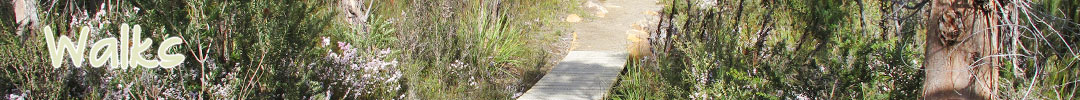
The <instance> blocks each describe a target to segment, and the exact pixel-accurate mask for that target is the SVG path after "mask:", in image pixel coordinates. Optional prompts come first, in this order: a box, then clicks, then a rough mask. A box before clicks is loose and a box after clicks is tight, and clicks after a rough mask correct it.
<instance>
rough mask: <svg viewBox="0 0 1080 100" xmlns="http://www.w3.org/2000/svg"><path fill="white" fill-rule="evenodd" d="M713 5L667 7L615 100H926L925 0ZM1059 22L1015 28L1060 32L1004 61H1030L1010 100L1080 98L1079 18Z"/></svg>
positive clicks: (1049, 8)
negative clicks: (1079, 85) (1078, 84)
mask: <svg viewBox="0 0 1080 100" xmlns="http://www.w3.org/2000/svg"><path fill="white" fill-rule="evenodd" d="M703 1H711V0H665V1H663V2H664V3H665V4H666V7H665V8H664V10H663V11H662V13H663V14H661V17H662V18H661V20H660V21H659V23H656V24H655V25H653V26H654V32H653V34H652V36H653V37H652V38H651V39H650V41H651V44H650V45H653V46H652V47H653V48H652V50H653V51H652V52H654V54H652V55H650V56H649V57H646V58H645V59H640V60H633V61H632V62H633V63H631V64H628V66H627V68H626V71H625V72H624V73H623V75H622V76H620V78H619V82H618V83H617V85H616V86H615V89H613V91H612V94H613V95H612V97H610V98H611V99H616V100H623V99H706V100H708V99H785V98H786V99H919V98H921V97H920V96H921V93H922V92H921V91H920V90H921V87H922V81H923V80H922V78H923V77H924V76H923V70H922V68H921V66H922V65H921V64H923V63H922V62H923V58H922V57H923V51H924V50H923V48H925V47H924V46H923V43H924V42H925V41H926V40H923V39H924V37H926V35H925V34H926V33H925V31H926V29H924V27H925V26H924V25H922V24H923V22H924V21H923V20H924V19H923V18H922V17H924V16H922V14H921V13H924V12H922V11H925V10H922V9H926V8H920V7H923V5H922V4H921V3H920V2H921V1H922V0H899V1H896V0H893V1H889V0H856V1H831V0H817V1H814V0H811V1H799V0H794V1H790V0H718V1H713V2H703ZM1045 2H1057V1H1045ZM709 3H713V4H709ZM1014 3H1016V4H1017V5H1025V6H1028V5H1026V4H1028V3H1029V1H1015V0H1014ZM1034 3H1038V4H1030V7H1031V8H1043V9H1046V10H1044V11H1034V10H1032V11H1033V12H1058V11H1054V10H1060V11H1071V10H1068V9H1076V8H1075V7H1072V8H1057V7H1056V5H1059V4H1060V5H1075V3H1044V1H1036V2H1034ZM1051 15H1053V16H1050V15H1048V14H1031V16H1032V17H1025V19H1040V20H1036V21H1046V23H1042V22H1031V21H1025V22H1019V23H1015V24H1013V25H1016V26H1020V27H1025V28H1035V27H1037V28H1042V29H1058V30H1056V31H1050V30H1043V31H1041V32H1037V31H1034V32H1033V31H1026V32H1020V33H1017V35H1025V36H1024V37H1028V38H1016V39H1014V40H1011V41H1017V42H1019V43H1021V44H1016V45H1013V46H1010V47H1009V50H1019V49H1024V50H1030V51H1021V52H1016V51H1013V52H1011V53H1012V54H1002V55H1005V56H1006V57H1008V55H1025V56H1024V57H1009V58H1006V59H1012V62H1011V63H1009V64H1005V65H1004V66H1000V69H1001V71H1002V72H1003V73H1002V74H1001V75H1002V76H1000V77H1002V79H1000V80H1001V81H1000V82H999V83H1002V84H1004V85H1001V86H999V87H1000V88H999V89H998V90H999V94H1000V95H1002V96H1000V97H1003V98H1002V99H1024V98H1028V99H1030V98H1043V99H1064V98H1076V96H1075V95H1073V94H1075V91H1077V90H1076V89H1075V88H1074V87H1075V82H1073V83H1069V82H1070V81H1076V80H1078V79H1077V78H1078V77H1077V76H1076V74H1075V73H1073V72H1075V71H1077V69H1076V68H1075V67H1073V66H1076V65H1074V64H1072V63H1074V62H1076V61H1075V60H1073V59H1074V58H1076V53H1073V52H1072V51H1068V50H1069V49H1075V48H1076V47H1075V46H1071V45H1072V44H1071V43H1075V42H1080V41H1077V40H1076V39H1077V38H1076V37H1074V36H1075V34H1076V33H1075V32H1076V31H1075V27H1076V26H1073V25H1076V24H1073V23H1075V22H1077V21H1075V20H1065V19H1054V18H1071V17H1075V16H1076V15H1058V14H1051ZM1048 25H1057V26H1048ZM1030 36H1036V38H1030ZM1041 36H1061V37H1044V38H1045V39H1047V40H1042V39H1040V38H1038V37H1041ZM1013 37H1018V36H1015V35H1013ZM1032 47H1035V48H1041V49H1038V50H1036V49H1033V48H1032ZM1046 48H1055V49H1046ZM1021 63H1022V64H1021ZM1050 70H1054V72H1046V71H1050ZM1039 75H1044V76H1039ZM1035 76H1038V77H1035ZM1046 79H1050V80H1053V81H1040V80H1046ZM1032 82H1034V83H1032ZM1029 91H1034V92H1029ZM1040 91H1041V92H1040Z"/></svg>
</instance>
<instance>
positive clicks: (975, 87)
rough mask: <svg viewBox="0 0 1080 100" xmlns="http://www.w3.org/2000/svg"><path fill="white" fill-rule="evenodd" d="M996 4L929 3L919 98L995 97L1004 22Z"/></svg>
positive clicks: (981, 0)
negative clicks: (1001, 22) (923, 73)
mask: <svg viewBox="0 0 1080 100" xmlns="http://www.w3.org/2000/svg"><path fill="white" fill-rule="evenodd" d="M1001 3H1002V2H999V1H998V0H934V1H932V3H931V4H932V5H931V8H930V14H929V16H927V19H928V20H927V22H926V24H925V25H926V26H927V35H926V36H927V37H926V49H925V50H926V52H925V57H926V58H925V61H924V66H923V67H924V70H925V71H926V78H925V80H924V82H923V91H922V92H923V97H924V98H925V99H927V100H963V99H975V100H979V99H994V98H996V93H997V86H996V84H995V83H996V81H997V78H998V67H1000V65H1001V63H1000V62H999V61H1000V58H1001V57H994V56H992V55H999V54H1000V53H1001V50H1002V48H1001V47H1002V45H1001V43H1000V39H1001V38H1000V33H1001V31H1002V28H999V27H1000V26H999V24H1000V20H1001V19H1002V18H1003V16H1002V11H1005V10H1003V9H999V8H1002V7H1001Z"/></svg>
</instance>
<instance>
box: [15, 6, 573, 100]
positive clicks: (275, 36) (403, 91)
mask: <svg viewBox="0 0 1080 100" xmlns="http://www.w3.org/2000/svg"><path fill="white" fill-rule="evenodd" d="M5 2H6V1H5ZM54 2H56V3H54ZM361 2H363V3H362V4H361V5H362V6H363V7H365V9H366V7H372V8H370V9H371V10H364V12H365V13H364V14H370V15H368V16H370V17H367V18H366V19H362V20H364V21H362V22H360V23H351V22H350V21H349V20H348V19H345V18H343V16H342V15H343V14H346V13H343V10H344V9H343V8H341V7H340V6H341V5H339V1H337V0H333V1H326V0H314V1H295V0H269V1H216V0H185V1H168V0H148V1H66V0H60V1H46V0H43V1H39V2H37V3H38V4H39V5H41V6H39V8H40V9H44V10H41V11H42V12H40V13H39V15H42V16H43V18H42V19H43V20H42V22H40V23H41V24H40V25H49V26H53V27H55V28H56V29H55V30H56V31H57V34H60V35H68V36H72V35H75V34H71V33H73V32H72V31H70V30H71V29H73V28H74V27H81V26H89V27H92V29H94V32H91V33H92V34H90V35H91V36H90V39H89V40H97V39H101V38H106V37H115V36H116V34H117V33H115V32H118V31H117V30H118V28H116V25H119V23H129V24H139V25H141V26H143V29H144V30H145V31H144V32H143V33H144V34H143V36H144V37H147V38H150V39H151V40H150V41H161V40H162V38H163V37H170V36H176V37H181V38H183V40H185V41H184V44H182V45H179V46H177V47H175V48H174V49H172V50H170V51H168V52H170V53H178V54H183V55H185V56H187V59H186V60H185V62H184V64H182V65H181V66H178V67H176V68H174V69H145V68H135V69H129V70H117V69H106V68H88V67H83V68H74V67H72V66H71V65H72V63H71V62H70V61H68V60H65V63H64V66H63V67H60V68H52V67H51V66H47V65H46V64H45V63H48V62H46V61H47V60H46V59H45V58H46V57H45V56H46V54H45V53H46V52H44V51H46V50H45V48H44V44H43V43H44V42H43V39H42V38H43V37H42V36H44V35H41V34H40V33H33V34H23V35H17V34H11V33H13V32H14V30H13V29H9V27H4V28H3V29H4V31H3V32H0V33H3V34H0V36H2V37H0V39H2V42H0V50H3V51H4V52H7V53H3V55H0V57H3V58H0V59H3V60H7V61H9V62H3V63H0V66H4V67H3V70H2V72H4V73H3V74H2V76H0V94H3V95H4V96H14V97H15V98H27V99H157V98H167V99H512V98H514V97H516V96H517V95H516V94H519V93H521V92H523V91H524V88H527V87H528V85H530V84H532V83H531V82H535V81H536V80H539V79H538V78H535V77H536V76H540V75H541V74H543V73H540V72H543V71H542V70H541V68H542V67H545V66H551V64H550V62H548V61H547V60H546V59H547V58H552V57H554V54H552V53H550V52H547V51H551V50H552V49H554V48H549V47H546V46H548V45H544V44H550V43H553V42H555V37H556V36H559V35H560V34H561V32H560V31H559V30H560V29H561V27H564V24H563V23H561V22H558V18H557V17H555V16H554V15H559V14H563V13H567V12H565V11H566V10H573V9H575V8H574V7H573V6H575V4H573V3H572V1H571V0H524V1H502V0H466V1H427V0H373V1H361ZM6 8H10V7H4V9H6ZM0 10H2V9H0ZM7 11H8V10H4V11H3V12H0V13H5V14H2V15H12V14H10V13H11V12H7ZM368 12H370V13H368ZM0 17H3V18H4V19H10V17H11V16H0ZM2 24H3V26H10V25H15V24H13V23H11V21H4V23H2ZM147 58H154V57H152V56H148V57H147Z"/></svg>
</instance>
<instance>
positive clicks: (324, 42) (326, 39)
mask: <svg viewBox="0 0 1080 100" xmlns="http://www.w3.org/2000/svg"><path fill="white" fill-rule="evenodd" d="M326 45H330V37H322V45H319V46H322V47H326Z"/></svg>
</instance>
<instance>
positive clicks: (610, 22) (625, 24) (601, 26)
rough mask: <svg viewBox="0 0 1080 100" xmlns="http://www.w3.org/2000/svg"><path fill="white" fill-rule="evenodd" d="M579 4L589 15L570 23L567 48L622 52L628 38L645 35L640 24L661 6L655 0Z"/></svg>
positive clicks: (654, 16) (628, 41)
mask: <svg viewBox="0 0 1080 100" xmlns="http://www.w3.org/2000/svg"><path fill="white" fill-rule="evenodd" d="M582 6H584V7H583V8H584V9H585V10H586V11H587V12H588V14H590V15H585V16H582V17H583V20H581V21H580V22H575V23H573V24H572V25H571V28H572V29H571V30H572V33H571V35H572V36H571V38H573V39H570V40H572V41H571V47H570V51H626V50H627V47H628V45H629V44H630V41H631V40H634V39H635V38H640V39H643V38H644V37H647V35H646V34H647V33H646V32H645V31H644V30H643V28H641V26H645V25H648V24H647V23H649V21H648V20H649V19H658V16H657V15H656V12H657V11H660V10H661V9H662V7H663V5H660V4H658V2H657V0H589V1H586V2H584V3H583V4H582ZM570 17H572V16H567V18H570ZM632 35H637V36H632ZM642 35H644V36H642Z"/></svg>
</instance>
